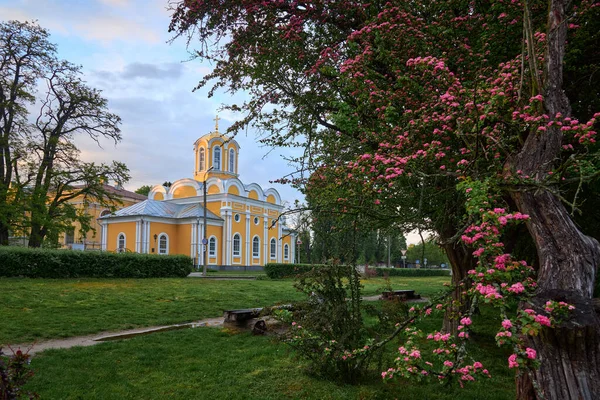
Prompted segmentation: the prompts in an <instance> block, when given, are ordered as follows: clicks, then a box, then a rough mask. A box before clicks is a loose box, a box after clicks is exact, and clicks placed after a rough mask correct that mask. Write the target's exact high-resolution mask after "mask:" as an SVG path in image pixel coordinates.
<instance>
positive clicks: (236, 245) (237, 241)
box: [233, 233, 242, 257]
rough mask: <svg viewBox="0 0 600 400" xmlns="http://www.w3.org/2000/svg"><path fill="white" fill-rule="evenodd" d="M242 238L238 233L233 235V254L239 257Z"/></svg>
mask: <svg viewBox="0 0 600 400" xmlns="http://www.w3.org/2000/svg"><path fill="white" fill-rule="evenodd" d="M241 247H242V238H241V237H240V235H239V233H236V234H235V235H233V256H234V257H239V256H240V254H241Z"/></svg>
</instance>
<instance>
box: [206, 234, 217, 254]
mask: <svg viewBox="0 0 600 400" xmlns="http://www.w3.org/2000/svg"><path fill="white" fill-rule="evenodd" d="M208 256H209V257H216V256H217V238H216V237H214V236H211V238H210V239H208Z"/></svg>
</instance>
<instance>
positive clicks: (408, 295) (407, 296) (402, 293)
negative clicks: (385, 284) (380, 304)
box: [381, 290, 421, 300]
mask: <svg viewBox="0 0 600 400" xmlns="http://www.w3.org/2000/svg"><path fill="white" fill-rule="evenodd" d="M420 298H421V295H418V294H415V291H414V290H391V291H386V292H383V293H381V299H382V300H394V299H399V300H418V299H420Z"/></svg>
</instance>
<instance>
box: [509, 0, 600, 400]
mask: <svg viewBox="0 0 600 400" xmlns="http://www.w3.org/2000/svg"><path fill="white" fill-rule="evenodd" d="M566 4H567V2H566V0H550V8H549V17H548V35H547V46H548V47H547V54H546V82H545V85H544V86H545V91H544V106H545V108H546V112H547V114H548V115H549V116H550V117H551V118H552V117H554V116H555V115H556V114H557V113H559V112H560V113H561V114H562V115H563V116H568V115H570V105H569V101H568V99H567V97H566V95H565V94H564V92H563V90H562V82H563V69H562V68H563V67H562V63H563V56H564V52H565V43H566V34H567V24H566V13H565V11H566V10H565V8H566ZM561 144H562V132H561V130H560V127H559V126H557V125H556V124H555V125H553V126H551V127H548V130H547V131H546V132H545V133H535V134H534V133H532V134H530V135H529V136H528V137H527V139H526V141H525V144H524V146H523V149H522V150H521V152H520V153H519V155H518V156H517V157H516V158H515V159H513V160H511V162H510V164H509V165H508V167H509V168H510V169H512V170H521V171H522V172H523V174H525V175H529V176H531V177H533V178H534V179H536V180H537V181H538V182H542V181H543V180H544V177H545V176H547V173H548V172H549V171H551V170H552V168H553V166H554V161H555V160H556V158H557V157H558V155H559V153H560V149H561ZM511 197H512V198H513V200H514V202H515V204H516V206H517V208H518V209H519V211H520V212H522V213H524V214H528V215H529V216H530V220H529V221H528V222H527V228H528V230H529V232H530V234H531V236H532V238H533V240H534V242H535V245H536V250H537V253H538V258H539V267H538V289H537V291H536V293H535V295H534V297H533V299H532V301H531V303H532V304H531V307H532V308H534V309H535V310H536V311H537V312H542V311H543V307H544V304H545V302H546V301H547V300H550V299H551V300H557V301H566V302H568V303H571V304H573V305H575V307H576V309H575V311H574V313H573V315H572V318H571V319H570V320H569V321H568V322H567V323H564V324H562V325H561V326H559V327H555V328H543V329H542V331H541V333H540V334H539V336H536V337H528V338H527V341H528V345H529V346H530V347H533V348H535V349H536V350H537V355H538V358H539V360H540V362H541V366H540V368H539V369H537V370H536V371H533V372H532V374H531V376H528V375H527V374H523V375H521V376H519V377H518V378H517V394H518V396H519V398H542V397H543V398H544V399H548V400H553V399H556V400H567V399H597V398H598V396H600V320H599V318H598V316H597V315H596V313H595V311H594V308H593V306H592V295H593V290H594V282H595V278H596V273H597V269H598V266H599V263H600V245H599V244H598V242H597V241H596V240H595V239H593V238H590V237H587V236H585V235H584V234H582V233H581V232H580V231H579V230H578V229H577V227H576V226H575V224H574V223H573V221H572V220H571V218H570V217H569V214H568V212H567V210H566V209H565V207H564V206H563V205H562V203H561V202H560V200H559V199H558V198H557V197H556V196H555V195H554V194H553V193H552V192H551V191H550V190H549V189H548V190H544V189H539V188H538V189H532V190H530V191H518V192H514V193H512V194H511ZM536 387H537V388H536Z"/></svg>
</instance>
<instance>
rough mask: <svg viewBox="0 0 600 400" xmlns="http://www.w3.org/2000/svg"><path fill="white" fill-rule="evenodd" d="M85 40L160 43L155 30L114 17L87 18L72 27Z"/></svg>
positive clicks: (127, 19) (129, 20)
mask: <svg viewBox="0 0 600 400" xmlns="http://www.w3.org/2000/svg"><path fill="white" fill-rule="evenodd" d="M73 26H74V27H75V29H76V30H77V31H79V32H80V33H81V34H82V35H83V36H84V37H85V38H87V39H91V40H98V41H101V42H105V43H107V42H112V41H116V40H122V41H128V42H135V41H138V40H141V41H143V42H146V43H152V44H155V43H159V42H161V39H160V36H159V35H158V34H157V33H156V31H155V30H152V29H150V28H149V27H147V26H144V25H141V24H139V23H137V22H136V21H133V20H131V19H129V18H122V17H118V16H116V15H110V16H109V15H101V16H96V17H93V18H87V19H85V20H83V21H81V22H79V23H75V24H74V25H73Z"/></svg>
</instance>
